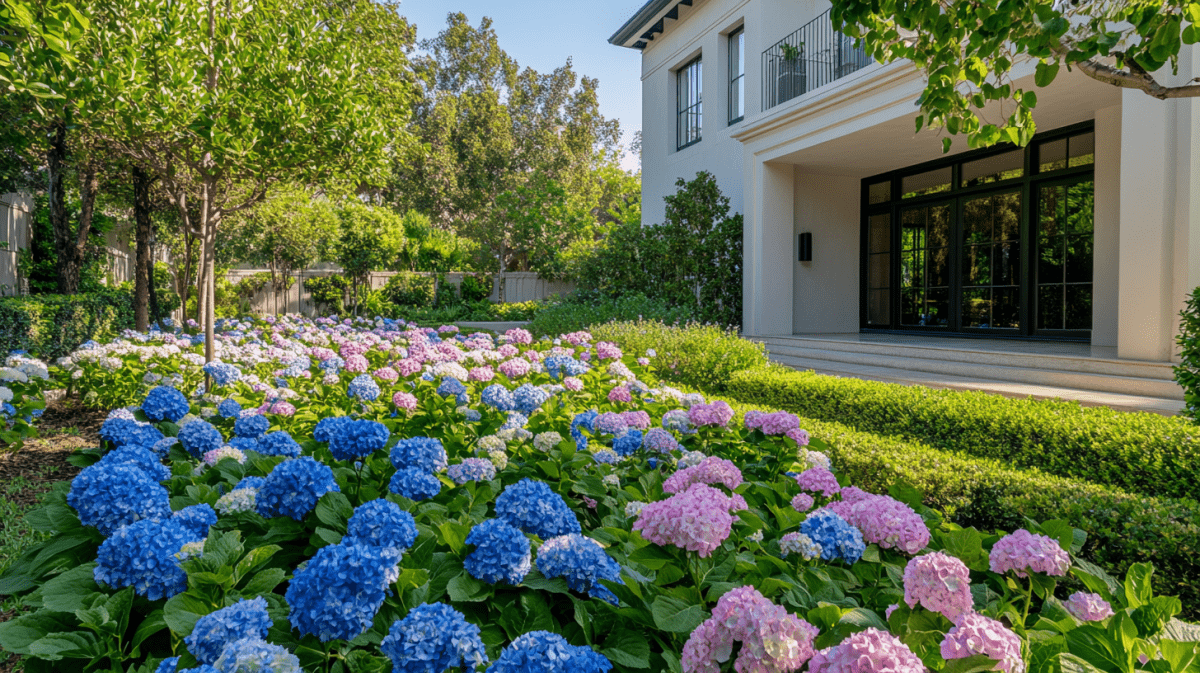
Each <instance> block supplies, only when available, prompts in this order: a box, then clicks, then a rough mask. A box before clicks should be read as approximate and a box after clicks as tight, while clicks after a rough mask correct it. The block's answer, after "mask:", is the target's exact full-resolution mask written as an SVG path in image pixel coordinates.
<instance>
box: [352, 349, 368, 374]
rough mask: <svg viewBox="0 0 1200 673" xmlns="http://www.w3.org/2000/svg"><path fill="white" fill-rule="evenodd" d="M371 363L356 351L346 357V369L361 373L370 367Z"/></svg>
mask: <svg viewBox="0 0 1200 673" xmlns="http://www.w3.org/2000/svg"><path fill="white" fill-rule="evenodd" d="M370 366H371V363H370V362H367V359H366V358H365V357H363V356H361V355H359V354H357V353H355V354H353V355H351V356H350V357H348V358H346V371H348V372H354V373H355V374H361V373H363V372H365V371H367V369H368V368H370Z"/></svg>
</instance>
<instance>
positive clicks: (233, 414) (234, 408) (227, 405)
mask: <svg viewBox="0 0 1200 673" xmlns="http://www.w3.org/2000/svg"><path fill="white" fill-rule="evenodd" d="M241 413H242V405H240V404H238V401H237V400H235V399H233V398H232V397H229V398H226V399H223V400H221V403H220V404H218V405H217V415H218V416H220V417H221V418H237V417H238V414H241Z"/></svg>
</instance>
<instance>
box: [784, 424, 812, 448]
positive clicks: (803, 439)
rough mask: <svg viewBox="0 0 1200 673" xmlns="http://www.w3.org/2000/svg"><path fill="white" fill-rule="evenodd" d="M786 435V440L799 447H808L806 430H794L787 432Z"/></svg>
mask: <svg viewBox="0 0 1200 673" xmlns="http://www.w3.org/2000/svg"><path fill="white" fill-rule="evenodd" d="M786 434H787V437H788V439H790V440H792V441H793V442H796V443H797V444H799V445H800V446H808V430H800V429H798V428H797V429H796V430H788V431H787V433H786Z"/></svg>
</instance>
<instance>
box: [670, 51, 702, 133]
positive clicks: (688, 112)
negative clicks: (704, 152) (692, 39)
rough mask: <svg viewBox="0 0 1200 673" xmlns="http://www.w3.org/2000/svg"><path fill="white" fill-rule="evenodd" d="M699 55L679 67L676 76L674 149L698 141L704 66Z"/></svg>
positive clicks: (700, 124) (700, 123)
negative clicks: (676, 104)
mask: <svg viewBox="0 0 1200 673" xmlns="http://www.w3.org/2000/svg"><path fill="white" fill-rule="evenodd" d="M703 65H704V64H703V63H701V62H700V57H699V56H697V57H696V60H694V61H692V62H690V63H688V64H687V65H685V66H683V67H682V68H680V69H679V71H678V72H677V73H676V78H677V82H678V86H679V106H678V108H677V109H678V113H677V116H678V120H679V121H678V132H677V134H676V143H675V147H676V149H683V148H685V147H687V146H689V145H695V144H696V143H698V142H700V128H701V126H702V124H703V122H704V104H703V100H702V99H703V94H704V67H703Z"/></svg>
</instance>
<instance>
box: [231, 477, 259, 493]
mask: <svg viewBox="0 0 1200 673" xmlns="http://www.w3.org/2000/svg"><path fill="white" fill-rule="evenodd" d="M265 483H267V478H266V477H242V480H241V481H239V482H238V483H237V485H236V486H234V487H233V490H235V491H236V490H238V489H239V488H252V489H254V490H256V491H257V490H258V489H260V488H262V487H263V484H265Z"/></svg>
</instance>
